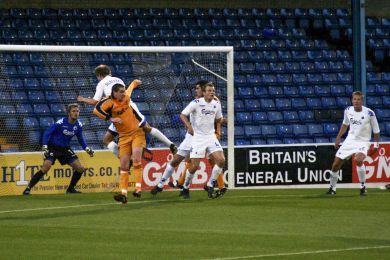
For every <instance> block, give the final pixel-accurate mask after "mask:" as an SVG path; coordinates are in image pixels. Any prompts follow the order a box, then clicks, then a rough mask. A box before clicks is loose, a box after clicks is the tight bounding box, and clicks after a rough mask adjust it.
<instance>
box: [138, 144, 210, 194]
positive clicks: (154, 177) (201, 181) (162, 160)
mask: <svg viewBox="0 0 390 260" xmlns="http://www.w3.org/2000/svg"><path fill="white" fill-rule="evenodd" d="M172 157H173V155H172V154H171V153H170V152H169V150H168V149H167V150H153V160H151V161H145V160H143V162H142V167H143V184H142V189H144V190H150V189H152V188H153V187H154V186H156V185H157V184H158V182H159V181H160V179H161V177H162V175H163V173H164V170H165V168H166V166H167V163H168V162H169V161H170V160H172ZM184 170H185V162H184V161H182V162H181V163H180V165H179V166H178V167H177V168H176V170H175V172H174V173H173V175H172V177H171V178H170V180H169V181H172V180H173V179H175V180H177V179H179V177H180V175H181V174H183V173H184ZM210 174H211V167H210V164H209V163H208V160H207V159H203V160H202V161H201V162H200V166H199V169H198V171H196V173H195V177H194V179H193V180H192V184H191V188H195V189H197V188H203V186H204V185H205V184H206V182H207V181H208V179H209V177H210ZM167 183H168V182H167ZM167 183H166V185H165V186H164V189H170V188H169V186H168V185H167Z"/></svg>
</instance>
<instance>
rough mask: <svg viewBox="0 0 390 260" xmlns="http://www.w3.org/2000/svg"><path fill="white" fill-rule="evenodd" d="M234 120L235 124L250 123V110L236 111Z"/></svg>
mask: <svg viewBox="0 0 390 260" xmlns="http://www.w3.org/2000/svg"><path fill="white" fill-rule="evenodd" d="M235 122H236V123H237V124H251V123H252V115H251V113H250V112H237V114H236V117H235Z"/></svg>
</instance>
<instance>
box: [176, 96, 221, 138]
mask: <svg viewBox="0 0 390 260" xmlns="http://www.w3.org/2000/svg"><path fill="white" fill-rule="evenodd" d="M181 113H182V114H183V115H185V116H188V115H190V117H191V121H192V122H191V125H192V128H193V129H194V136H195V135H215V129H214V123H215V120H216V119H220V118H222V108H221V103H219V102H218V101H216V100H214V99H213V100H211V102H210V103H207V102H206V101H205V99H204V98H203V97H202V98H199V99H195V100H193V101H192V102H191V103H189V104H188V106H187V107H186V108H185V109H184V110H183V111H182V112H181Z"/></svg>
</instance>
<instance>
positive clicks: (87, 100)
mask: <svg viewBox="0 0 390 260" xmlns="http://www.w3.org/2000/svg"><path fill="white" fill-rule="evenodd" d="M77 101H78V102H82V103H86V104H88V105H92V106H94V105H96V104H97V103H98V102H99V101H97V100H95V99H93V98H85V97H82V96H77Z"/></svg>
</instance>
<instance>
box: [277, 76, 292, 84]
mask: <svg viewBox="0 0 390 260" xmlns="http://www.w3.org/2000/svg"><path fill="white" fill-rule="evenodd" d="M276 80H277V82H278V83H279V84H283V85H287V84H291V83H292V76H291V75H290V74H277V75H276Z"/></svg>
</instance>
